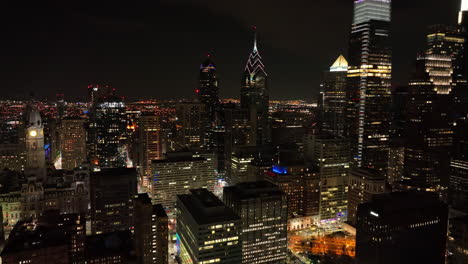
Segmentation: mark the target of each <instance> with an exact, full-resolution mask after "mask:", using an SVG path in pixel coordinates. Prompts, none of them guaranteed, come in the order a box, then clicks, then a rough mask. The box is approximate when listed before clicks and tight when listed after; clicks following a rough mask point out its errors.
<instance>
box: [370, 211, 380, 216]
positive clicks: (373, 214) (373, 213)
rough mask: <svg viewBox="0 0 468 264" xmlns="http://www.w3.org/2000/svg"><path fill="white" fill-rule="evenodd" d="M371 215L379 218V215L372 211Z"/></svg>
mask: <svg viewBox="0 0 468 264" xmlns="http://www.w3.org/2000/svg"><path fill="white" fill-rule="evenodd" d="M370 214H371V215H372V216H375V217H379V214H378V213H376V212H374V211H370Z"/></svg>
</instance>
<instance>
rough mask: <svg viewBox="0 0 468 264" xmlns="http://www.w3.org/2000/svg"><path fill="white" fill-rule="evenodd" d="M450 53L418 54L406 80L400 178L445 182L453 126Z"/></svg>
mask: <svg viewBox="0 0 468 264" xmlns="http://www.w3.org/2000/svg"><path fill="white" fill-rule="evenodd" d="M452 76H453V66H452V58H451V57H450V56H449V55H441V54H426V55H420V56H418V58H417V61H416V71H415V73H414V74H413V76H412V77H411V79H410V82H409V84H408V95H409V103H408V113H407V115H408V122H407V125H406V130H405V136H406V138H407V141H406V148H405V165H404V177H403V179H407V180H411V181H412V182H413V183H414V184H418V185H426V186H427V187H437V186H441V185H442V186H446V185H447V183H448V174H449V172H448V170H449V162H450V155H449V153H450V151H451V148H452V141H453V129H452V124H451V122H450V116H449V107H450V105H451V103H450V102H451V96H450V93H451V90H452V87H453V78H452Z"/></svg>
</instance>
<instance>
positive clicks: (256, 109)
mask: <svg viewBox="0 0 468 264" xmlns="http://www.w3.org/2000/svg"><path fill="white" fill-rule="evenodd" d="M240 96H241V108H242V109H245V110H248V111H249V117H250V118H249V120H250V123H251V126H252V127H253V128H254V131H255V138H256V140H255V142H256V144H257V145H258V146H262V145H265V144H268V143H269V142H270V141H271V139H270V137H271V135H270V134H271V132H270V122H269V112H268V111H269V91H268V75H267V73H266V71H265V65H264V64H263V62H262V57H261V56H260V53H259V52H258V49H257V35H256V32H255V37H254V47H253V50H252V52H251V53H250V55H249V59H248V60H247V65H246V66H245V69H244V75H243V78H242V84H241V91H240Z"/></svg>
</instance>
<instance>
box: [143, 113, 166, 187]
mask: <svg viewBox="0 0 468 264" xmlns="http://www.w3.org/2000/svg"><path fill="white" fill-rule="evenodd" d="M137 135H138V140H137V145H138V146H137V166H138V170H139V175H140V177H141V183H142V185H143V187H145V188H151V186H150V179H151V161H152V160H159V159H162V158H163V153H162V152H163V144H162V136H161V124H160V117H159V116H158V115H154V114H146V113H143V114H142V115H141V116H140V118H139V119H138V126H137Z"/></svg>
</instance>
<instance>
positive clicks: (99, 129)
mask: <svg viewBox="0 0 468 264" xmlns="http://www.w3.org/2000/svg"><path fill="white" fill-rule="evenodd" d="M125 110H126V107H125V103H124V102H123V100H122V98H119V97H103V98H100V99H98V100H97V101H96V103H95V104H94V105H93V107H92V109H91V112H90V121H89V130H88V148H89V149H88V151H89V154H88V158H89V160H90V162H91V164H92V165H94V166H97V167H101V168H109V167H124V166H126V151H125V148H124V144H123V140H124V138H125V137H126V131H127V117H126V111H125Z"/></svg>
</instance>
